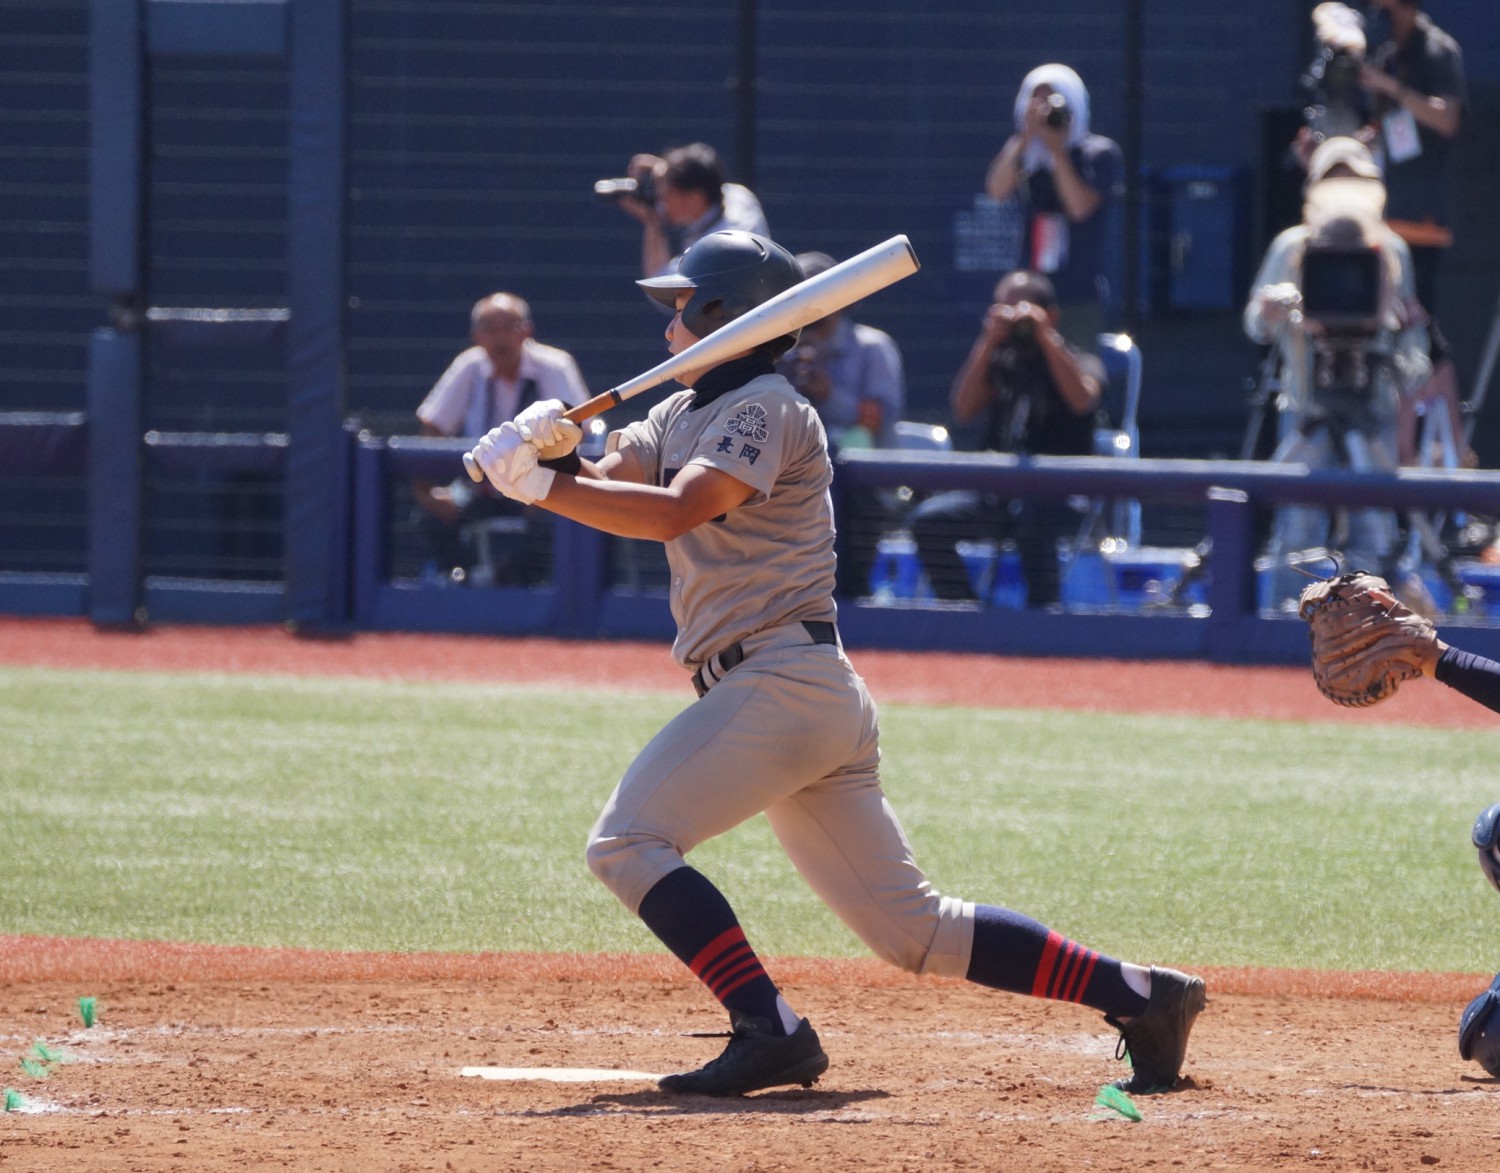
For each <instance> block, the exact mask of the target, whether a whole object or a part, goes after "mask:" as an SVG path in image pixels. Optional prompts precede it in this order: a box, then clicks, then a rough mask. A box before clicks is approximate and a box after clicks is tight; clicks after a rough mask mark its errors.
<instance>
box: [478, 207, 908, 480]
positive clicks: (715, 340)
mask: <svg viewBox="0 0 1500 1173" xmlns="http://www.w3.org/2000/svg"><path fill="white" fill-rule="evenodd" d="M919 268H921V262H919V261H918V260H917V254H916V251H915V250H914V249H913V248H912V246H911V241H909V240H908V239H907V238H906V237H905V236H893V237H891V238H890V239H889V240H887V241H886V242H885V243H884V244H877V245H876V246H875V247H874V248H870V249H866V250H865V251H864V252H862V253H859V254H857V255H855V256H852V257H850V258H849V259H848V260H847V261H841V262H840V263H839V264H837V265H834V266H833V267H832V268H830V269H826V270H824V271H823V272H822V273H819V274H818V275H817V276H816V277H809V278H808V279H807V280H806V281H803V282H801V283H800V284H797V285H793V286H792V287H791V288H790V289H788V290H786V291H785V292H783V293H778V294H777V295H776V296H775V297H773V298H771V299H770V300H769V301H765V302H762V303H761V304H760V305H758V306H756V307H755V308H754V309H753V310H751V311H750V312H749V313H747V314H742V315H740V316H739V317H738V318H735V319H734V320H733V321H732V322H728V323H726V324H725V325H723V326H720V327H719V328H718V329H717V330H715V331H714V332H713V333H712V334H710V335H709V336H708V337H707V338H702V339H699V340H698V341H697V342H695V343H693V345H691V346H689V347H688V348H687V349H686V350H684V351H683V352H682V353H681V354H674V355H673V356H672V357H671V358H669V359H667V360H666V362H663V363H658V364H657V365H656V366H654V367H652V368H651V369H650V370H649V371H646V372H645V373H644V374H640V375H637V376H636V377H635V378H633V379H629V380H627V381H626V382H624V383H621V384H620V385H619V386H618V387H615V388H612V389H611V390H609V391H605V392H604V393H603V394H601V395H595V396H594V397H593V398H592V399H590V400H589V401H588V402H587V403H580V404H579V405H578V406H577V407H572V408H569V409H568V410H567V411H566V412H564V413H563V416H564V418H565V419H569V420H572V421H573V422H574V423H575V424H581V423H582V422H583V421H584V420H586V419H592V418H593V417H594V416H596V415H599V414H600V413H601V412H604V411H608V410H609V409H610V408H611V407H614V406H616V405H618V404H621V403H624V402H625V401H626V400H627V399H630V398H632V397H634V396H636V395H639V394H640V393H641V392H642V391H648V390H650V389H651V388H652V387H660V386H661V385H662V384H663V383H667V382H670V381H671V380H672V379H675V378H676V377H677V376H678V375H680V374H682V373H684V372H685V371H694V370H707V369H708V368H710V367H716V366H718V365H719V364H720V363H721V362H723V361H724V360H725V359H728V358H730V357H732V356H733V355H736V354H741V353H743V352H745V351H747V350H753V349H755V347H757V346H759V345H760V344H761V343H763V342H769V341H771V339H773V338H780V337H781V336H782V335H783V334H792V333H795V332H796V331H798V330H800V329H802V327H803V326H806V325H808V324H810V323H812V322H816V321H818V320H819V319H820V318H826V317H827V316H828V315H829V314H831V313H834V312H836V311H838V310H841V309H843V308H845V307H846V306H850V305H853V304H854V303H855V302H857V301H860V300H862V299H864V298H866V297H869V296H870V294H872V293H877V292H879V291H880V290H882V289H884V288H885V287H886V286H888V285H894V284H895V283H896V282H897V281H900V280H901V279H902V278H903V277H910V276H911V275H912V274H913V273H915V272H916V271H917V270H918V269H919ZM464 468H465V469H466V470H467V471H468V473H469V477H470V479H471V480H474V481H476V482H477V481H482V480H484V473H483V471H482V470H481V469H480V467H479V465H477V464H476V463H475V462H474V458H473V457H472V456H471V455H470V454H469V453H467V452H465V453H464Z"/></svg>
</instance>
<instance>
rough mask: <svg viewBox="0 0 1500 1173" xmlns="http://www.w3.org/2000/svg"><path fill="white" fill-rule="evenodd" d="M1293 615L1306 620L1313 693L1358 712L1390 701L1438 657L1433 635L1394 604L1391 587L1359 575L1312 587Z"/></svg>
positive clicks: (1415, 616) (1406, 609)
mask: <svg viewBox="0 0 1500 1173" xmlns="http://www.w3.org/2000/svg"><path fill="white" fill-rule="evenodd" d="M1297 614H1299V615H1301V616H1302V618H1303V619H1305V620H1307V623H1308V627H1309V629H1310V630H1309V631H1308V638H1309V639H1311V640H1312V671H1313V679H1314V680H1316V681H1317V684H1318V691H1319V692H1321V693H1322V694H1323V695H1324V696H1326V697H1327V698H1328V699H1329V700H1331V701H1333V702H1335V703H1336V704H1340V705H1352V706H1356V707H1363V706H1365V705H1374V704H1379V703H1380V702H1381V701H1383V700H1385V699H1386V698H1387V697H1390V696H1394V695H1395V692H1396V689H1397V687H1398V686H1399V685H1400V684H1401V682H1402V681H1403V680H1412V679H1414V678H1415V677H1418V676H1421V675H1422V665H1423V664H1424V663H1425V662H1426V661H1427V660H1428V659H1429V658H1431V657H1432V656H1434V655H1436V653H1437V645H1438V637H1437V629H1436V628H1434V627H1433V626H1432V624H1431V623H1430V622H1429V621H1428V620H1427V619H1425V618H1424V617H1423V616H1421V615H1418V614H1417V613H1416V612H1415V611H1413V610H1411V609H1410V608H1409V607H1407V606H1405V605H1404V604H1402V603H1401V602H1399V601H1398V600H1397V598H1396V596H1395V594H1394V593H1393V592H1392V590H1391V586H1390V583H1388V582H1386V581H1385V579H1383V578H1381V577H1380V576H1379V575H1375V574H1369V573H1367V572H1364V571H1359V572H1356V573H1354V574H1345V575H1341V576H1339V577H1338V578H1332V579H1327V580H1325V581H1322V582H1315V583H1313V584H1312V585H1310V586H1309V587H1308V588H1307V589H1306V590H1304V591H1303V592H1302V598H1301V600H1300V601H1299V605H1298V607H1297Z"/></svg>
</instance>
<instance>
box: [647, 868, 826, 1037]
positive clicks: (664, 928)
mask: <svg viewBox="0 0 1500 1173" xmlns="http://www.w3.org/2000/svg"><path fill="white" fill-rule="evenodd" d="M639 915H640V918H641V920H643V921H645V922H646V927H647V928H648V929H650V930H651V931H652V932H653V933H655V934H656V935H657V937H658V938H659V939H660V940H661V943H662V944H663V945H665V946H666V947H667V948H668V949H670V950H671V951H672V953H673V954H674V955H675V956H676V957H677V960H679V961H681V962H682V963H683V964H684V965H685V966H687V967H688V968H689V969H690V970H692V971H693V973H694V975H695V976H696V977H697V978H698V980H699V981H701V982H702V983H703V984H704V985H705V986H707V987H708V988H709V991H710V992H711V993H712V994H713V996H714V997H715V998H717V999H718V1000H719V1001H720V1002H721V1003H723V1006H724V1009H725V1010H728V1011H729V1012H730V1013H731V1014H753V1015H754V1016H755V1017H757V1018H763V1019H765V1020H766V1021H767V1022H769V1023H770V1024H771V1031H772V1033H773V1034H776V1035H783V1034H789V1033H791V1030H792V1029H795V1027H796V1023H797V1018H796V1015H794V1014H792V1013H791V1008H790V1007H789V1006H787V1005H786V1002H785V1000H783V999H782V998H781V996H780V994H779V992H778V991H777V989H776V984H775V983H774V982H772V981H771V978H770V975H769V974H767V973H766V971H765V968H764V967H763V966H762V965H761V963H760V958H759V957H757V956H756V955H755V950H754V949H752V948H751V947H750V942H749V941H747V940H746V939H745V932H744V930H743V929H741V928H740V922H739V918H737V917H736V916H735V915H734V909H732V908H730V907H729V901H727V900H725V899H724V894H723V893H722V892H720V891H719V890H718V889H717V888H715V887H714V886H713V884H712V883H711V882H710V881H709V880H708V878H707V877H706V876H704V875H703V873H702V872H699V871H696V870H694V869H693V868H690V867H681V868H678V869H677V870H676V871H675V872H672V873H671V874H669V875H667V876H666V877H664V878H663V879H661V880H658V881H657V883H656V885H655V886H654V887H653V888H652V889H651V891H649V892H647V893H646V898H645V899H644V900H642V901H641V908H640V913H639ZM788 1019H790V1020H791V1025H790V1026H788Z"/></svg>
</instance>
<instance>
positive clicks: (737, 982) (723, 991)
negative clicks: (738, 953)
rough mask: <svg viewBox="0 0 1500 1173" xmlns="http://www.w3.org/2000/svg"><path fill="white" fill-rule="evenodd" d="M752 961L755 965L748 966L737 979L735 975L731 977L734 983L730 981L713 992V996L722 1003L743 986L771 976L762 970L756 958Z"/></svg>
mask: <svg viewBox="0 0 1500 1173" xmlns="http://www.w3.org/2000/svg"><path fill="white" fill-rule="evenodd" d="M751 960H752V962H753V964H751V965H749V966H747V967H746V968H745V969H744V971H743V972H741V973H740V974H739V975H738V976H737V977H735V976H734V975H730V976H731V977H733V978H734V980H733V981H730V982H729V984H728V985H726V986H721V987H719V988H718V989H716V990H714V991H713V995H714V997H715V998H717V999H718V1000H719V1001H720V1002H722V1001H724V999H725V998H727V997H729V995H730V994H732V993H734V992H735V991H736V990H737V989H739V988H740V987H741V986H743V985H747V984H748V983H750V982H753V981H755V980H756V978H763V977H767V976H769V975H768V974H767V973H766V971H765V970H764V969H763V968H761V964H760V962H759V961H758V960H756V959H754V958H752V959H751Z"/></svg>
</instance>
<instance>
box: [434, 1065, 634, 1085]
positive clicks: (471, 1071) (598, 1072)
mask: <svg viewBox="0 0 1500 1173" xmlns="http://www.w3.org/2000/svg"><path fill="white" fill-rule="evenodd" d="M458 1074H459V1075H460V1076H469V1077H474V1078H478V1079H499V1080H517V1081H520V1080H540V1081H543V1082H546V1083H614V1082H629V1083H639V1082H640V1081H642V1080H648V1081H650V1082H651V1083H655V1082H656V1081H657V1080H658V1079H660V1078H661V1076H660V1075H653V1074H652V1073H651V1072H649V1071H618V1070H613V1069H609V1068H603V1067H460V1068H459V1069H458Z"/></svg>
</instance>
